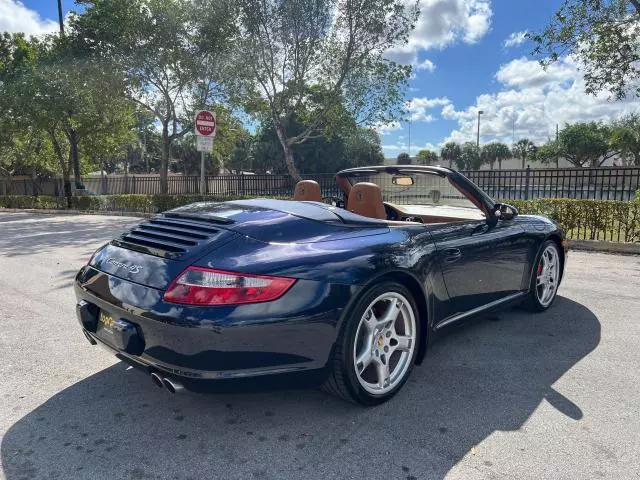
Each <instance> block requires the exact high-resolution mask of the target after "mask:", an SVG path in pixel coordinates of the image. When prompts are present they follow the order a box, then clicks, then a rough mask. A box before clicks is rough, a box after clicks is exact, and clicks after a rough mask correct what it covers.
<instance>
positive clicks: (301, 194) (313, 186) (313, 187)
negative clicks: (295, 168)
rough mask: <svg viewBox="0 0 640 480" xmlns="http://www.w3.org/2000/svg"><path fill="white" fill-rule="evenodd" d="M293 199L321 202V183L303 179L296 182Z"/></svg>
mask: <svg viewBox="0 0 640 480" xmlns="http://www.w3.org/2000/svg"><path fill="white" fill-rule="evenodd" d="M293 199H294V200H299V201H305V202H321V201H322V192H321V191H320V185H319V184H318V182H315V181H313V180H301V181H299V182H298V183H297V184H296V189H295V190H294V192H293Z"/></svg>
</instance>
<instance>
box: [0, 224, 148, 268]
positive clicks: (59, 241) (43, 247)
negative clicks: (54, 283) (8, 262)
mask: <svg viewBox="0 0 640 480" xmlns="http://www.w3.org/2000/svg"><path fill="white" fill-rule="evenodd" d="M43 220H46V222H44V221H43ZM142 220H143V219H141V218H118V219H116V220H115V221H114V217H104V216H100V215H78V216H76V215H74V216H69V215H60V216H52V215H47V214H25V213H11V214H2V213H1V212H0V231H1V232H2V235H0V254H2V255H7V256H19V255H32V254H34V253H39V252H42V251H48V250H52V249H54V248H56V247H60V246H82V245H94V244H95V243H97V242H100V241H102V242H106V241H108V240H110V239H111V238H114V237H116V236H117V235H118V234H120V233H122V232H123V231H124V230H126V229H128V228H130V227H132V226H133V225H136V224H138V223H140V222H141V221H142ZM94 250H95V248H90V249H88V250H87V260H88V255H91V253H93V251H94Z"/></svg>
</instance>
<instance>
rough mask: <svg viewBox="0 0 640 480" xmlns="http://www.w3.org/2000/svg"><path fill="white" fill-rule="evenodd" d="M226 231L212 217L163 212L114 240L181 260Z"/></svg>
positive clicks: (144, 250)
mask: <svg viewBox="0 0 640 480" xmlns="http://www.w3.org/2000/svg"><path fill="white" fill-rule="evenodd" d="M223 220H224V219H223ZM220 223H227V222H220ZM223 232H225V230H221V229H219V228H216V227H215V226H214V221H212V219H203V218H197V219H196V218H193V217H191V216H186V217H185V216H184V215H160V216H158V217H155V218H153V219H151V220H148V221H146V222H143V223H141V224H140V225H138V226H136V227H134V228H133V229H132V230H131V231H129V232H126V233H124V234H122V235H121V236H120V238H118V239H115V240H113V242H112V243H113V244H114V245H117V246H119V247H123V248H127V249H129V250H135V251H138V252H143V253H148V254H151V255H155V256H157V257H163V258H170V259H178V258H182V257H183V256H185V255H187V254H189V253H190V252H193V251H195V250H199V249H200V247H202V246H204V245H206V244H209V243H211V242H212V241H214V240H215V239H216V238H217V237H219V236H220V235H221V234H222V233H223Z"/></svg>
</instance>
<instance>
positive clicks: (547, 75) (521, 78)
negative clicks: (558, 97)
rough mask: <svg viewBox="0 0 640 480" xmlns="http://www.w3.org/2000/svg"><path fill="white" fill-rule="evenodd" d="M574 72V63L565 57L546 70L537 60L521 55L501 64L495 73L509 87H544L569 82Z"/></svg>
mask: <svg viewBox="0 0 640 480" xmlns="http://www.w3.org/2000/svg"><path fill="white" fill-rule="evenodd" d="M576 73H577V69H576V64H575V63H574V62H573V61H572V60H571V59H569V58H566V57H565V58H562V59H560V60H559V61H558V62H555V63H553V64H551V65H550V66H549V67H548V68H547V69H546V70H545V69H543V68H542V67H540V64H539V63H538V62H536V61H533V60H529V59H527V58H526V57H522V58H518V59H516V60H512V61H510V62H509V63H507V64H505V65H502V66H501V67H500V69H499V70H498V72H497V73H496V79H497V80H498V81H499V82H500V83H502V84H504V85H507V86H509V87H519V88H526V87H544V86H547V85H557V84H558V83H562V82H571V81H573V80H575V78H576Z"/></svg>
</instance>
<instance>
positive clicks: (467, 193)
mask: <svg viewBox="0 0 640 480" xmlns="http://www.w3.org/2000/svg"><path fill="white" fill-rule="evenodd" d="M380 173H386V174H389V175H412V174H414V175H415V174H432V175H438V176H440V177H445V178H446V179H447V180H448V181H449V182H450V183H451V185H452V186H453V187H454V188H455V189H456V190H458V191H459V192H460V193H461V194H462V195H463V196H464V197H466V198H467V199H468V200H469V201H470V202H471V203H473V204H474V205H475V206H476V207H477V208H478V209H480V210H481V211H482V212H483V213H484V214H485V216H486V217H487V218H489V212H491V211H492V210H493V209H494V208H495V205H496V201H495V200H494V199H493V198H491V197H490V196H489V195H487V194H486V193H485V192H484V191H483V190H482V189H480V187H478V186H477V185H476V184H475V183H473V182H472V181H471V180H469V179H468V178H467V177H465V176H464V175H462V174H461V173H460V172H458V171H456V170H452V169H450V168H445V167H440V166H437V167H431V166H426V165H406V166H405V165H381V166H376V167H358V168H350V169H347V170H342V171H340V172H338V173H337V174H336V181H337V182H338V185H339V186H340V187H341V188H342V191H343V193H344V196H345V202H346V200H347V199H348V197H349V191H350V190H351V187H352V186H353V185H354V184H356V183H358V181H359V180H358V177H364V176H370V175H375V174H380Z"/></svg>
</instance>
